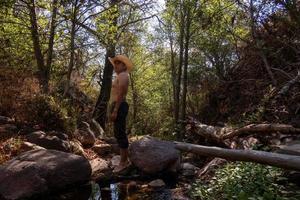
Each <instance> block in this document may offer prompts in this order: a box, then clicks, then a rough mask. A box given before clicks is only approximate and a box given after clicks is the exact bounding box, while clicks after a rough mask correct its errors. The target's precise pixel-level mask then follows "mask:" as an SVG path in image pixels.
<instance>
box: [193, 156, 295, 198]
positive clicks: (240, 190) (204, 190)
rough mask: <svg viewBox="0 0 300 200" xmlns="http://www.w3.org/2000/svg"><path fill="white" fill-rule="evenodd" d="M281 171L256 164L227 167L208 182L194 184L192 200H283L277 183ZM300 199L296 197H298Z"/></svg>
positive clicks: (221, 169) (282, 192)
mask: <svg viewBox="0 0 300 200" xmlns="http://www.w3.org/2000/svg"><path fill="white" fill-rule="evenodd" d="M281 173H282V171H281V170H279V169H278V168H274V167H268V166H264V165H260V164H255V163H246V162H238V163H229V164H227V165H225V166H224V167H223V168H220V169H218V170H217V171H216V173H215V176H214V177H213V178H212V179H211V180H210V181H209V182H208V183H205V182H204V181H197V182H196V183H195V184H194V185H193V188H192V191H191V196H192V197H193V198H194V199H207V200H215V199H237V200H256V199H258V200H284V199H296V198H297V196H294V197H290V196H289V197H287V196H286V195H284V194H285V193H286V192H285V189H286V188H285V187H284V186H282V185H279V184H277V183H276V180H277V179H278V178H279V177H280V175H281ZM298 197H299V196H298Z"/></svg>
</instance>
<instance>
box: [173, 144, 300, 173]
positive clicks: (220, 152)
mask: <svg viewBox="0 0 300 200" xmlns="http://www.w3.org/2000/svg"><path fill="white" fill-rule="evenodd" d="M175 145H176V146H175V147H176V148H177V149H178V150H181V151H185V152H191V153H195V154H199V155H202V156H209V157H219V158H224V159H228V160H233V161H246V162H255V163H260V164H265V165H271V166H275V167H281V168H285V169H291V170H298V171H300V156H292V155H286V154H279V153H270V152H264V151H255V150H234V149H224V148H219V147H208V146H202V145H195V144H189V143H182V142H175Z"/></svg>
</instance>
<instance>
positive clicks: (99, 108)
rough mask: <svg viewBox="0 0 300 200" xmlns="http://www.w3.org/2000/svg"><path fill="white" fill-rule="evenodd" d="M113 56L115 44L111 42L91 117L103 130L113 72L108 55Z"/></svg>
mask: <svg viewBox="0 0 300 200" xmlns="http://www.w3.org/2000/svg"><path fill="white" fill-rule="evenodd" d="M114 56H115V45H114V44H111V45H110V46H109V47H108V48H107V49H106V55H105V65H104V71H103V77H102V84H101V89H100V94H99V96H98V99H97V102H96V106H95V109H94V113H93V118H95V119H96V121H97V122H98V123H99V124H100V125H101V127H102V128H103V130H105V127H106V121H107V119H106V116H107V108H108V102H109V99H110V92H111V85H112V74H113V66H112V64H111V63H110V62H109V60H108V57H114Z"/></svg>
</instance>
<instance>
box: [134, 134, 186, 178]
mask: <svg viewBox="0 0 300 200" xmlns="http://www.w3.org/2000/svg"><path fill="white" fill-rule="evenodd" d="M129 156H130V160H131V162H132V163H133V165H134V166H136V167H137V168H139V169H140V170H141V171H143V172H145V173H148V174H156V173H158V172H163V171H165V170H166V171H176V170H178V169H179V167H180V162H179V160H180V154H179V151H178V150H177V149H175V145H174V144H173V143H172V142H167V141H161V140H158V139H155V138H153V137H149V136H145V137H143V138H142V139H140V140H137V141H134V142H133V143H132V144H131V145H130V147H129Z"/></svg>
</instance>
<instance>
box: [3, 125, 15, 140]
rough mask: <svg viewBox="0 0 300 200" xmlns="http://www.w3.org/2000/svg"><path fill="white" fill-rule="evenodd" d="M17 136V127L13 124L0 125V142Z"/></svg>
mask: <svg viewBox="0 0 300 200" xmlns="http://www.w3.org/2000/svg"><path fill="white" fill-rule="evenodd" d="M17 134H18V128H17V126H15V125H13V124H2V125H1V124H0V140H6V139H8V138H11V137H13V136H16V135H17Z"/></svg>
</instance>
